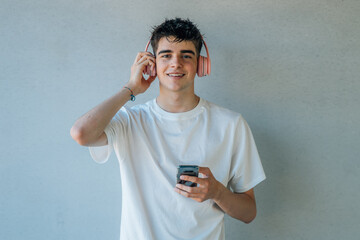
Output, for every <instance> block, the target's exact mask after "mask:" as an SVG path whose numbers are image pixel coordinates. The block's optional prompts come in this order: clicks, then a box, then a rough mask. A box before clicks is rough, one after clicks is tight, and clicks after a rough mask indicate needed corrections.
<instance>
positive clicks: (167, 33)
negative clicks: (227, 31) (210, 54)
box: [150, 18, 202, 56]
mask: <svg viewBox="0 0 360 240" xmlns="http://www.w3.org/2000/svg"><path fill="white" fill-rule="evenodd" d="M171 36H173V37H175V39H174V40H173V41H174V42H182V41H184V40H185V41H192V42H193V43H194V45H195V49H196V53H197V56H199V55H200V51H201V46H202V35H201V33H200V30H199V29H198V28H197V26H196V25H195V24H194V23H192V22H191V21H190V20H189V19H181V18H174V19H165V21H164V22H163V23H162V24H160V25H158V26H155V27H153V31H152V35H151V40H150V41H151V47H152V48H153V51H154V55H155V56H156V51H157V48H158V44H159V41H160V39H161V38H163V37H166V38H169V37H171Z"/></svg>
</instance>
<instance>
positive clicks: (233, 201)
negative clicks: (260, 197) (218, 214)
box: [213, 182, 256, 223]
mask: <svg viewBox="0 0 360 240" xmlns="http://www.w3.org/2000/svg"><path fill="white" fill-rule="evenodd" d="M213 200H214V201H215V203H216V204H217V205H218V206H219V207H220V208H221V209H222V210H223V211H224V212H225V213H226V214H228V215H230V216H231V217H233V218H236V219H238V220H240V221H243V222H245V223H250V222H251V221H252V220H253V219H254V218H255V216H256V203H255V199H254V198H252V197H251V196H249V195H248V194H246V193H233V192H231V191H230V190H229V189H227V188H226V187H225V186H224V185H222V184H221V183H220V182H219V191H218V196H217V197H216V198H215V199H213Z"/></svg>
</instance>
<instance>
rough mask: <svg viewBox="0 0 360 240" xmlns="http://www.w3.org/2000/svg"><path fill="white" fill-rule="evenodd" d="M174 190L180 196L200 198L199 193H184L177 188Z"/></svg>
mask: <svg viewBox="0 0 360 240" xmlns="http://www.w3.org/2000/svg"><path fill="white" fill-rule="evenodd" d="M174 190H175V192H177V193H179V194H180V195H183V196H184V197H187V198H199V194H197V193H189V192H186V191H183V190H181V189H179V188H175V189H174Z"/></svg>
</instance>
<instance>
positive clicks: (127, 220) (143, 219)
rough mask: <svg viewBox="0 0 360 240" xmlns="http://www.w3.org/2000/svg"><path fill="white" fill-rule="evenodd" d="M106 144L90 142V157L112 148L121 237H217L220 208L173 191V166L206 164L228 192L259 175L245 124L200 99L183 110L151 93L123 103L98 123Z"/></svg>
mask: <svg viewBox="0 0 360 240" xmlns="http://www.w3.org/2000/svg"><path fill="white" fill-rule="evenodd" d="M105 133H106V135H107V138H108V142H109V145H108V146H102V147H90V153H91V155H92V157H93V159H94V160H95V161H97V162H101V163H103V162H106V161H107V159H108V158H109V156H110V152H111V151H112V149H114V150H115V153H116V155H117V157H118V159H119V164H120V174H121V179H122V216H121V233H120V236H121V239H122V240H133V239H199V240H200V239H209V240H210V239H211V240H214V239H225V232H224V212H223V211H222V210H221V209H220V208H219V207H218V206H217V205H216V204H215V203H214V202H213V200H207V201H205V202H203V203H198V202H196V201H194V200H192V199H190V198H186V197H184V196H182V195H180V194H178V193H176V192H175V191H174V187H175V184H176V174H177V166H178V165H181V164H189V165H199V166H201V167H209V168H210V170H211V171H212V173H213V175H214V176H215V178H216V179H217V180H218V181H220V182H221V183H222V184H223V185H224V186H227V187H228V188H229V189H232V190H233V191H234V192H245V191H247V190H250V189H251V188H253V187H254V186H255V185H257V184H258V183H259V182H261V181H263V180H264V179H265V174H264V171H263V168H262V165H261V161H260V158H259V155H258V152H257V149H256V146H255V142H254V140H253V137H252V134H251V131H250V129H249V127H248V125H247V123H246V122H245V120H244V119H243V118H242V116H241V115H240V114H238V113H235V112H233V111H230V110H227V109H224V108H222V107H219V106H217V105H215V104H212V103H210V102H208V101H206V100H204V99H200V102H199V104H198V106H197V107H196V108H194V109H193V110H191V111H189V112H185V113H169V112H166V111H164V110H162V109H161V108H160V107H159V106H158V105H157V103H156V100H153V101H149V102H147V103H146V104H142V105H137V106H135V107H133V108H127V107H123V108H122V109H121V110H120V111H119V112H118V113H117V114H116V115H115V116H114V118H113V119H112V120H111V122H110V124H109V125H108V126H107V127H106V129H105Z"/></svg>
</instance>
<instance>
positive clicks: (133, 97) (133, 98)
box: [124, 87, 136, 102]
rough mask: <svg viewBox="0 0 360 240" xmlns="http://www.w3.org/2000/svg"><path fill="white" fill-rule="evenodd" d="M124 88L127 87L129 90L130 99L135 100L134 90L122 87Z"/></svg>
mask: <svg viewBox="0 0 360 240" xmlns="http://www.w3.org/2000/svg"><path fill="white" fill-rule="evenodd" d="M124 88H126V89H128V90H129V91H130V92H131V95H130V100H131V101H132V102H133V101H135V99H136V98H135V95H134V92H133V91H132V90H131V89H130V88H128V87H124Z"/></svg>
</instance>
